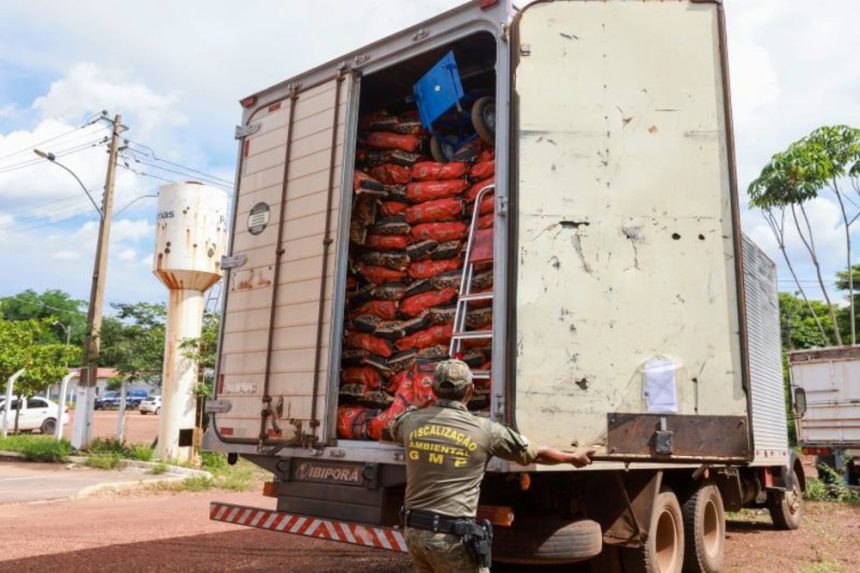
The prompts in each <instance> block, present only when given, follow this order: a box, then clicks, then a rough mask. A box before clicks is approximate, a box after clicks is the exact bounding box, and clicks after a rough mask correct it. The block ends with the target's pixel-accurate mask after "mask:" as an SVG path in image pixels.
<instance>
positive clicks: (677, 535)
mask: <svg viewBox="0 0 860 573" xmlns="http://www.w3.org/2000/svg"><path fill="white" fill-rule="evenodd" d="M621 559H622V561H623V570H624V571H625V573H627V572H628V571H629V572H635V573H681V568H682V567H683V566H684V519H683V517H682V515H681V506H680V504H678V498H677V497H675V494H674V493H673V492H672V491H671V490H663V491H662V492H661V493H660V495H658V496H657V499H655V500H654V512H653V513H652V514H651V525H650V527H649V528H648V541H647V542H646V543H645V546H644V547H643V548H641V549H624V548H622V550H621Z"/></svg>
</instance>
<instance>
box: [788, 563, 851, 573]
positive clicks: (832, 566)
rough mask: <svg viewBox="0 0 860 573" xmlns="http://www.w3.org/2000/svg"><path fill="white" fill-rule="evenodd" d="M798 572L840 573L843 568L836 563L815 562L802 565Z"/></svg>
mask: <svg viewBox="0 0 860 573" xmlns="http://www.w3.org/2000/svg"><path fill="white" fill-rule="evenodd" d="M799 571H800V573H841V572H842V571H845V568H844V567H842V565H841V564H840V563H837V562H836V561H817V562H814V563H810V562H807V563H802V564H801V565H800V569H799Z"/></svg>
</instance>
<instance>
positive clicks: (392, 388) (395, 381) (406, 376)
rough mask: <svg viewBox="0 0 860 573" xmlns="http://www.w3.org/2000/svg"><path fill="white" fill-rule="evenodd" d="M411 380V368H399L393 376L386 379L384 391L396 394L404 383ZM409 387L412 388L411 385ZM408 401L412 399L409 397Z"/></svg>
mask: <svg viewBox="0 0 860 573" xmlns="http://www.w3.org/2000/svg"><path fill="white" fill-rule="evenodd" d="M411 380H412V368H411V367H409V368H407V369H405V370H401V371H400V372H398V373H397V374H395V375H394V376H392V377H391V378H389V379H388V382H387V383H386V385H385V391H386V392H388V393H389V394H395V395H396V394H397V393H398V392H399V391H400V390H401V388H405V386H403V385H404V384H407V383H409V382H411ZM409 389H410V390H411V389H412V386H409ZM409 402H410V403H411V402H412V400H411V398H410V400H409Z"/></svg>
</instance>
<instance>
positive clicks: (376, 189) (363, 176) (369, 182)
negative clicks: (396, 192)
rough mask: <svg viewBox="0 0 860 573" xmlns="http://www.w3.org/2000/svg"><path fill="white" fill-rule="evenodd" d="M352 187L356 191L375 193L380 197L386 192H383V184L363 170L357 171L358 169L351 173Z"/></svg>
mask: <svg viewBox="0 0 860 573" xmlns="http://www.w3.org/2000/svg"><path fill="white" fill-rule="evenodd" d="M352 188H353V189H354V190H355V192H356V193H362V192H366V193H371V194H374V193H375V194H377V195H378V196H380V197H385V196H386V195H387V193H385V185H383V184H382V183H381V182H380V181H377V180H376V179H374V178H373V177H371V176H370V175H368V174H367V173H365V172H364V171H359V170H358V169H356V170H355V172H354V173H353V174H352Z"/></svg>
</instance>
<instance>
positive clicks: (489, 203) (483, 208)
mask: <svg viewBox="0 0 860 573" xmlns="http://www.w3.org/2000/svg"><path fill="white" fill-rule="evenodd" d="M495 203H496V198H495V196H494V195H493V193H492V192H490V193H485V194H484V198H483V199H481V205H480V206H479V207H478V213H480V214H481V215H489V214H490V213H492V212H493V209H494V208H495Z"/></svg>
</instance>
